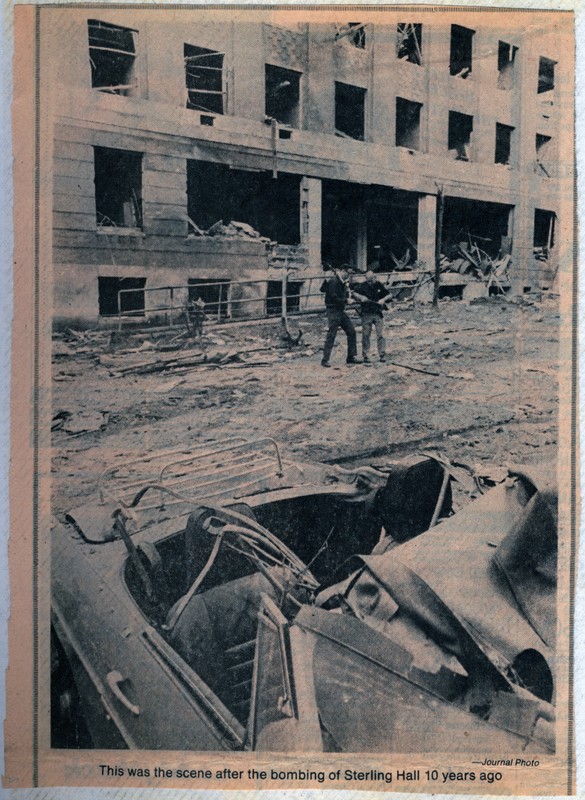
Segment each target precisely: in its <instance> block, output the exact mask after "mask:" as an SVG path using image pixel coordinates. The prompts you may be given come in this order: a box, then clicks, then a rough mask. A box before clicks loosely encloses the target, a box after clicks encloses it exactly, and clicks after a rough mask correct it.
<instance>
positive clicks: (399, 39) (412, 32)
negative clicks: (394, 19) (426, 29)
mask: <svg viewBox="0 0 585 800" xmlns="http://www.w3.org/2000/svg"><path fill="white" fill-rule="evenodd" d="M396 56H397V58H399V59H400V60H401V61H410V63H411V64H422V25H421V24H420V22H414V23H413V22H399V23H398V25H397V26H396Z"/></svg>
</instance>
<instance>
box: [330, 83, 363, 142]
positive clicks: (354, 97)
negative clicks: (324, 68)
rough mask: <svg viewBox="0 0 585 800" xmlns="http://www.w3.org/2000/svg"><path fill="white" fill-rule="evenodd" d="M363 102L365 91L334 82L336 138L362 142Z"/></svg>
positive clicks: (358, 87) (357, 87)
mask: <svg viewBox="0 0 585 800" xmlns="http://www.w3.org/2000/svg"><path fill="white" fill-rule="evenodd" d="M365 102H366V90H365V89H362V88H361V87H360V86H351V85H350V84H348V83H338V82H337V81H336V82H335V135H336V136H342V137H345V138H349V139H359V140H360V141H362V142H363V141H364V138H365Z"/></svg>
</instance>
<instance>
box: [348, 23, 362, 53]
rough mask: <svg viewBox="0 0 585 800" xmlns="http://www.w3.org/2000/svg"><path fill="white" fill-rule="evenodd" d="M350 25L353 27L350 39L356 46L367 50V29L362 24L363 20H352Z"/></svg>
mask: <svg viewBox="0 0 585 800" xmlns="http://www.w3.org/2000/svg"><path fill="white" fill-rule="evenodd" d="M349 27H350V28H351V32H350V34H349V36H348V37H347V38H348V41H349V42H351V43H352V44H353V46H354V47H358V48H359V49H360V50H365V47H366V29H365V28H364V26H363V25H362V23H361V22H350V23H349Z"/></svg>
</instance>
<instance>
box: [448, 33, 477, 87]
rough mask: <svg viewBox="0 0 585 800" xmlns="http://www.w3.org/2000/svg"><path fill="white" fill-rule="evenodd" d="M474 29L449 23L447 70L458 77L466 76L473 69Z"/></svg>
mask: <svg viewBox="0 0 585 800" xmlns="http://www.w3.org/2000/svg"><path fill="white" fill-rule="evenodd" d="M474 34H475V31H472V30H471V29H470V28H463V27H462V26H461V25H451V55H450V59H449V71H450V72H451V75H455V76H456V77H458V78H468V77H469V76H470V75H471V72H472V69H473V36H474Z"/></svg>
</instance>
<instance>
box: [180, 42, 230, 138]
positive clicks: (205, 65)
mask: <svg viewBox="0 0 585 800" xmlns="http://www.w3.org/2000/svg"><path fill="white" fill-rule="evenodd" d="M183 56H184V59H185V85H186V87H187V108H193V109H196V110H197V111H208V112H210V113H212V114H223V97H224V90H223V53H218V52H216V51H215V50H207V49H206V48H205V47H195V46H194V45H191V44H186V45H185V46H184V50H183ZM202 123H203V120H202ZM207 124H209V123H207Z"/></svg>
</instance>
